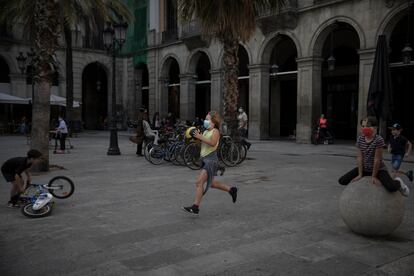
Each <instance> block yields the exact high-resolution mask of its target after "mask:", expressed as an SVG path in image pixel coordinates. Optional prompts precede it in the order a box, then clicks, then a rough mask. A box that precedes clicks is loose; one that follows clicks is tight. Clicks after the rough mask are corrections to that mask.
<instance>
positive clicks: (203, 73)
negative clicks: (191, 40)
mask: <svg viewBox="0 0 414 276" xmlns="http://www.w3.org/2000/svg"><path fill="white" fill-rule="evenodd" d="M210 69H211V65H210V60H209V59H208V56H207V55H206V54H205V53H200V57H199V59H198V62H197V67H196V74H197V82H203V81H205V82H203V83H197V84H196V89H195V91H196V95H195V104H196V106H195V116H196V117H198V118H204V117H205V116H206V114H207V112H208V111H210V107H211V103H210V98H211V84H210V83H209V82H208V81H210V79H211V77H210Z"/></svg>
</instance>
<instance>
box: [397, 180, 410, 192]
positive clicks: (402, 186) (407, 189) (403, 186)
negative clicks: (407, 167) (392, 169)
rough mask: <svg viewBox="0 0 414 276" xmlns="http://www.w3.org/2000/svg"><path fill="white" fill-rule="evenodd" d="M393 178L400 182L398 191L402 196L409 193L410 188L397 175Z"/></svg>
mask: <svg viewBox="0 0 414 276" xmlns="http://www.w3.org/2000/svg"><path fill="white" fill-rule="evenodd" d="M395 180H398V181H399V182H400V186H401V187H400V193H401V194H402V195H403V196H408V195H409V194H410V189H409V188H408V186H407V185H406V184H405V183H404V182H403V181H402V179H401V178H399V177H396V178H395Z"/></svg>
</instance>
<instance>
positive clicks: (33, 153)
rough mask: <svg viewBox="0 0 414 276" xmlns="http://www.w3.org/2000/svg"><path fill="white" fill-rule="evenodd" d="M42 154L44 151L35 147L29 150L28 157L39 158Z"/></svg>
mask: <svg viewBox="0 0 414 276" xmlns="http://www.w3.org/2000/svg"><path fill="white" fill-rule="evenodd" d="M41 156H42V153H41V152H40V151H38V150H35V149H31V150H29V151H28V152H27V158H32V159H38V158H40V157H41Z"/></svg>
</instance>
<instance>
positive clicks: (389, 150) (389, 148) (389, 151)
mask: <svg viewBox="0 0 414 276" xmlns="http://www.w3.org/2000/svg"><path fill="white" fill-rule="evenodd" d="M388 153H391V143H390V144H388Z"/></svg>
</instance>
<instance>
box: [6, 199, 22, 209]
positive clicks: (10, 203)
mask: <svg viewBox="0 0 414 276" xmlns="http://www.w3.org/2000/svg"><path fill="white" fill-rule="evenodd" d="M7 207H8V208H20V205H19V204H18V203H16V202H11V201H9V202H8V203H7Z"/></svg>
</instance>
